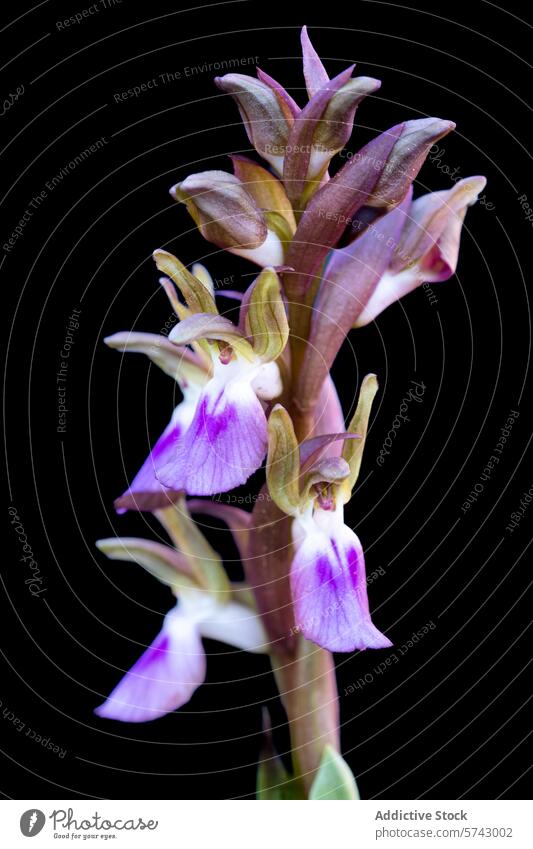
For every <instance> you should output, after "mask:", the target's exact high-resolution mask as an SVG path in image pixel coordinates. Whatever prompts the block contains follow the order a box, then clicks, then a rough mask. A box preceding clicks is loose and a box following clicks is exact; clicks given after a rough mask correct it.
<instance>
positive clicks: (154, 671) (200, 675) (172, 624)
mask: <svg viewBox="0 0 533 849" xmlns="http://www.w3.org/2000/svg"><path fill="white" fill-rule="evenodd" d="M205 666H206V664H205V652H204V649H203V646H202V642H201V639H200V636H199V634H198V629H197V625H196V624H195V623H194V622H191V621H189V619H188V618H187V617H186V616H184V615H182V614H180V612H179V609H178V610H172V611H171V612H170V613H168V614H167V616H166V617H165V621H164V624H163V628H162V630H161V632H160V634H159V635H158V636H157V637H156V639H155V640H154V642H153V643H152V645H151V646H150V647H149V648H148V649H147V650H146V651H145V652H144V654H143V655H141V657H140V658H139V660H138V661H137V663H135V664H134V666H132V668H131V669H130V670H129V672H127V673H126V675H125V676H124V678H123V679H122V680H121V681H120V682H119V684H118V685H117V686H116V687H115V689H114V690H113V692H112V693H111V695H110V696H109V698H108V699H107V700H106V701H105V702H104V704H103V705H100V707H98V708H96V710H95V713H96V714H97V715H98V716H101V717H105V718H106V719H117V720H120V721H122V722H149V721H150V720H152V719H157V718H158V717H160V716H164V715H165V714H166V713H170V712H171V711H174V710H176V709H177V708H180V707H182V705H184V704H186V703H187V702H188V701H189V699H190V698H191V696H192V694H193V693H194V691H195V690H196V689H197V688H198V687H199V686H200V684H202V683H203V681H204V680H205V671H206V670H205Z"/></svg>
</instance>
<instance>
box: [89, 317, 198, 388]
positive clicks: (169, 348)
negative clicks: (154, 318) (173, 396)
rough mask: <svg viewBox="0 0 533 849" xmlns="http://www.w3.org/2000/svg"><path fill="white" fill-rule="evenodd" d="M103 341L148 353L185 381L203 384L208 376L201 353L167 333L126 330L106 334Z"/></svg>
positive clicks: (166, 370) (184, 382) (167, 371)
mask: <svg viewBox="0 0 533 849" xmlns="http://www.w3.org/2000/svg"><path fill="white" fill-rule="evenodd" d="M104 342H105V344H106V345H108V346H109V347H110V348H114V349H115V350H118V351H122V352H128V353H129V352H131V353H135V354H145V355H146V356H147V357H148V358H149V359H150V360H151V361H152V362H153V363H155V364H156V365H157V366H159V368H160V369H162V370H163V371H164V372H165V374H168V375H169V376H170V377H173V378H174V380H177V381H178V383H180V384H182V385H183V384H185V385H187V384H190V383H192V384H194V385H197V386H202V385H203V384H204V383H205V382H206V380H207V378H208V373H207V371H206V369H205V367H204V363H203V361H202V360H201V359H200V357H199V356H198V355H197V354H195V353H194V352H193V351H190V350H189V349H188V348H183V347H182V348H180V347H178V346H177V345H173V344H172V342H169V340H168V338H167V337H166V336H161V335H157V334H156V333H137V332H135V331H123V332H122V333H114V334H113V335H112V336H107V337H106V338H105V339H104Z"/></svg>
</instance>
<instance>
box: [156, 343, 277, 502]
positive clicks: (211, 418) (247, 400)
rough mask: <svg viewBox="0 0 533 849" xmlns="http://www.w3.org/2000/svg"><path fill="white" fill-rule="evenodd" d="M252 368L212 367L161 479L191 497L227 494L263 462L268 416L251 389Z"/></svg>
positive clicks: (229, 364)
mask: <svg viewBox="0 0 533 849" xmlns="http://www.w3.org/2000/svg"><path fill="white" fill-rule="evenodd" d="M255 372H256V369H255V368H250V367H248V371H247V370H246V368H245V367H244V366H243V364H242V363H241V362H239V361H236V360H233V361H232V362H231V363H228V364H226V365H223V364H219V363H217V364H215V376H214V377H213V379H212V380H210V381H209V383H208V384H207V386H206V387H205V389H204V391H203V392H202V395H201V396H200V400H199V402H198V406H197V408H196V413H195V415H194V419H193V421H192V424H191V426H190V428H189V429H188V431H187V433H186V434H185V436H184V437H183V439H181V440H180V442H179V445H178V450H177V452H176V454H175V456H174V458H173V460H172V461H171V462H170V463H168V465H167V466H166V467H165V468H164V469H162V470H161V473H160V480H161V482H162V483H164V484H165V486H168V487H170V488H172V489H184V490H185V491H186V492H187V493H188V494H190V495H213V494H214V493H216V492H227V491H228V490H229V489H233V488H234V487H236V486H240V485H241V484H243V483H245V482H246V481H247V480H248V478H249V477H250V475H252V474H253V473H254V472H255V471H256V470H257V469H258V468H259V466H260V465H261V463H262V462H263V459H264V456H265V454H266V449H267V423H266V417H265V414H264V412H263V408H262V406H261V402H260V401H259V399H258V398H257V396H256V394H255V392H254V391H253V389H252V387H251V380H252V379H253V377H254V375H255Z"/></svg>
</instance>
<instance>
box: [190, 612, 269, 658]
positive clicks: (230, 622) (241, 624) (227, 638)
mask: <svg viewBox="0 0 533 849" xmlns="http://www.w3.org/2000/svg"><path fill="white" fill-rule="evenodd" d="M200 630H201V633H202V636H203V637H208V638H209V639H211V640H218V641H219V642H222V643H227V644H228V645H229V646H235V648H238V649H242V650H243V651H249V652H255V653H256V654H265V652H267V651H268V646H269V641H268V637H267V635H266V631H265V629H264V627H263V625H262V623H261V618H260V617H259V616H258V615H257V614H256V613H254V612H253V611H252V610H250V608H249V607H246V606H245V605H244V604H240V603H239V602H238V601H230V602H228V604H224V605H217V607H216V609H214V610H213V612H212V614H211V615H210V616H209V618H206V619H203V620H202V622H201V624H200Z"/></svg>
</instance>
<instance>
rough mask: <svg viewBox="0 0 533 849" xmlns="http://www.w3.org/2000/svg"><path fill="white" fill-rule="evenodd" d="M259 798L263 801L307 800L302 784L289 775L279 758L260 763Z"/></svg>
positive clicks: (258, 772)
mask: <svg viewBox="0 0 533 849" xmlns="http://www.w3.org/2000/svg"><path fill="white" fill-rule="evenodd" d="M257 798H258V799H259V800H262V801H265V800H267V801H271V802H272V801H280V800H282V799H305V796H304V795H303V792H302V785H301V782H300V781H298V780H297V779H296V778H293V777H292V776H290V775H289V773H288V772H287V770H286V769H285V767H284V766H283V764H282V763H281V761H280V759H279V758H276V757H274V758H271V759H270V760H264V761H261V762H260V763H259V767H258V769H257Z"/></svg>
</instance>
